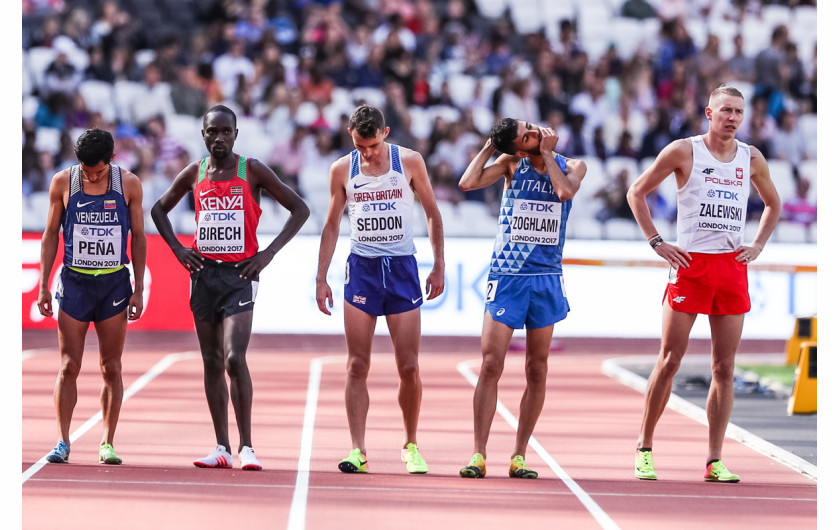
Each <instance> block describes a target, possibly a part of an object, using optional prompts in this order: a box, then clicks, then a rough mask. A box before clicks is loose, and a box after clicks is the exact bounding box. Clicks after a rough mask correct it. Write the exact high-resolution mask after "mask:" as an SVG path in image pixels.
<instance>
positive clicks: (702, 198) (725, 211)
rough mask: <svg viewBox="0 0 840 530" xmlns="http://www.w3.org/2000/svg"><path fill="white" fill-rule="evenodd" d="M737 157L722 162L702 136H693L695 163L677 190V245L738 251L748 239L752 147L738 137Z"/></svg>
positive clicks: (710, 250) (717, 251)
mask: <svg viewBox="0 0 840 530" xmlns="http://www.w3.org/2000/svg"><path fill="white" fill-rule="evenodd" d="M736 143H737V145H738V147H737V149H736V151H735V157H734V158H733V159H732V160H731V161H729V162H721V161H720V160H718V159H717V158H715V157H714V156H712V153H710V152H709V149H708V148H707V147H706V144H705V142H703V137H702V136H692V137H691V147H692V149H693V152H694V163H693V165H692V167H691V174H690V175H689V177H688V182H686V184H685V186H683V187H682V188H680V189H679V190H677V246H678V247H680V248H682V249H684V250H686V251H688V252H701V253H706V254H720V253H723V252H734V251H735V250H736V249H737V248H738V247H739V246H741V244H742V242H743V240H744V227H746V223H747V198H748V197H749V195H750V146H749V145H747V144H745V143H744V142H740V141H737V140H736Z"/></svg>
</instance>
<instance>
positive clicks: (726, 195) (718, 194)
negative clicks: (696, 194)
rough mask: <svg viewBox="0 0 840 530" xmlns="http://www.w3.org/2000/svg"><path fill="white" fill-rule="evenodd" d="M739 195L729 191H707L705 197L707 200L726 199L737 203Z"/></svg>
mask: <svg viewBox="0 0 840 530" xmlns="http://www.w3.org/2000/svg"><path fill="white" fill-rule="evenodd" d="M739 195H740V194H739V193H737V192H734V191H729V190H709V191H707V192H706V196H707V197H709V198H712V199H714V198H717V199H726V200H728V201H737V200H739V199H738V196H739Z"/></svg>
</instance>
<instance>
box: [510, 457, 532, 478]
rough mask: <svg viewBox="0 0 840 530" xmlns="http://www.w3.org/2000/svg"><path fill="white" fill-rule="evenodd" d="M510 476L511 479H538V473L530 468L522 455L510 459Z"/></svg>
mask: <svg viewBox="0 0 840 530" xmlns="http://www.w3.org/2000/svg"><path fill="white" fill-rule="evenodd" d="M508 475H510V477H511V478H537V472H536V471H534V470H532V469H531V468H529V467H528V464H526V463H525V457H524V456H522V455H516V456H514V457H513V458H511V459H510V469H508Z"/></svg>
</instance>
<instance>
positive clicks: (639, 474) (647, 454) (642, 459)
mask: <svg viewBox="0 0 840 530" xmlns="http://www.w3.org/2000/svg"><path fill="white" fill-rule="evenodd" d="M656 477H657V475H656V470H655V469H653V454H652V452H651V451H636V478H640V479H642V480H656Z"/></svg>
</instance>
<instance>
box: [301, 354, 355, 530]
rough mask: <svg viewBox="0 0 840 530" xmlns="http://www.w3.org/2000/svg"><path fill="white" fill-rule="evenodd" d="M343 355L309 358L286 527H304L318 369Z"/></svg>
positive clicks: (318, 391)
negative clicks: (296, 468)
mask: <svg viewBox="0 0 840 530" xmlns="http://www.w3.org/2000/svg"><path fill="white" fill-rule="evenodd" d="M346 360H347V356H346V355H330V356H327V357H318V358H315V359H312V361H311V362H310V363H309V384H308V386H307V389H306V407H305V408H304V411H303V427H302V430H301V433H300V457H299V458H298V470H297V478H296V479H295V492H294V495H293V496H292V504H291V507H290V509H289V520H288V523H287V524H286V528H288V529H290V530H303V529H304V528H306V503H307V498H308V495H309V470H310V463H311V460H312V440H313V438H314V435H315V415H316V413H317V412H318V394H319V393H320V391H321V373H322V371H323V367H324V365H325V364H331V363H336V362H342V361H346Z"/></svg>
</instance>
